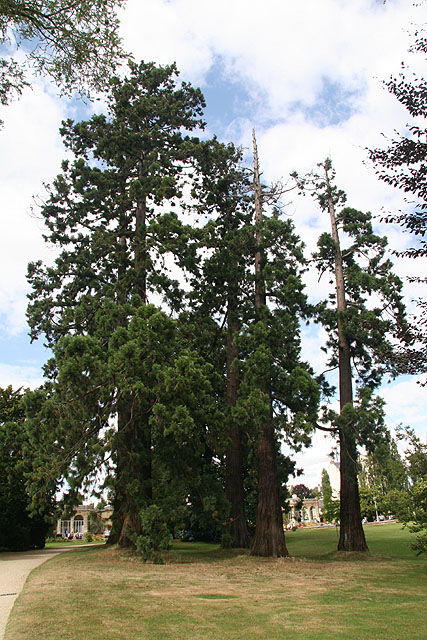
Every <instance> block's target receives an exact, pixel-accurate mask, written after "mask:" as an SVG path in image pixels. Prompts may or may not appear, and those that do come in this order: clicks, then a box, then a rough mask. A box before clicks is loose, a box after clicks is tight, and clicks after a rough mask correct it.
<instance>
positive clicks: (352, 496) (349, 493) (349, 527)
mask: <svg viewBox="0 0 427 640" xmlns="http://www.w3.org/2000/svg"><path fill="white" fill-rule="evenodd" d="M325 179H326V185H327V190H328V192H329V193H331V185H330V181H329V175H328V170H327V167H325ZM328 209H329V216H330V219H331V234H332V239H333V241H334V243H335V283H336V296H337V326H338V372H339V390H340V410H341V411H342V410H343V408H344V407H345V405H346V404H351V405H352V404H353V383H352V372H351V353H350V344H349V341H348V338H347V336H346V334H345V327H344V319H343V314H344V313H345V311H346V308H347V304H346V297H345V283H344V270H343V263H342V254H341V248H340V241H339V235H338V229H337V222H336V216H335V206H334V202H333V199H332V196H331V195H330V196H329V198H328ZM339 443H340V481H341V487H340V537H339V541H338V550H339V551H368V545H367V544H366V539H365V533H364V531H363V526H362V517H361V513H360V498H359V483H358V481H357V446H356V438H355V433H354V431H353V428H352V425H351V424H348V425H345V426H343V427H341V428H340V430H339Z"/></svg>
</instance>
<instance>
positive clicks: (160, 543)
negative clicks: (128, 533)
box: [136, 504, 172, 564]
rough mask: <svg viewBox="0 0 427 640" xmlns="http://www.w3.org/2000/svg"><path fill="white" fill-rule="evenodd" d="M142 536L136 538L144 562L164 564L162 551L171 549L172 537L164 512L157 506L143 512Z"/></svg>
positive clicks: (154, 505)
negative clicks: (150, 561)
mask: <svg viewBox="0 0 427 640" xmlns="http://www.w3.org/2000/svg"><path fill="white" fill-rule="evenodd" d="M141 525H142V535H140V536H137V538H136V550H137V552H138V553H140V554H141V557H142V559H143V560H144V562H147V560H152V561H153V562H154V563H155V564H163V556H162V553H161V552H162V551H165V550H166V549H168V548H169V545H170V543H171V541H172V536H171V535H170V533H169V530H168V527H167V524H166V519H165V516H164V514H163V511H162V510H161V509H160V507H158V506H157V505H156V504H152V505H151V506H149V507H147V508H146V509H142V510H141Z"/></svg>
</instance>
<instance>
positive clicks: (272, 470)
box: [251, 129, 289, 557]
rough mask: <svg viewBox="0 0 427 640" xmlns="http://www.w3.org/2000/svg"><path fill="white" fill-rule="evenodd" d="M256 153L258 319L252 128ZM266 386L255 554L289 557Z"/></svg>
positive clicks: (259, 274)
mask: <svg viewBox="0 0 427 640" xmlns="http://www.w3.org/2000/svg"><path fill="white" fill-rule="evenodd" d="M252 141H253V154H254V192H255V228H256V231H255V233H256V244H257V247H256V252H255V307H256V312H257V316H258V318H261V316H262V311H263V309H265V307H266V302H267V300H266V293H265V286H264V282H263V266H264V259H265V258H264V254H263V249H262V191H261V181H260V176H259V162H258V150H257V145H256V139H255V131H254V130H253V129H252ZM262 386H263V387H264V388H262V389H261V392H262V393H263V394H264V395H265V396H266V397H268V401H269V403H270V419H269V420H268V419H267V420H266V423H265V424H260V425H259V436H258V504H257V514H256V530H255V540H254V543H253V545H252V549H251V554H252V555H254V556H273V557H280V556H288V555H289V554H288V550H287V548H286V543H285V534H284V530H283V517H282V509H281V505H280V495H279V481H278V477H277V460H276V456H277V453H276V438H275V434H274V427H273V423H272V415H271V390H270V373H269V371H267V372H265V377H264V383H263V385H262Z"/></svg>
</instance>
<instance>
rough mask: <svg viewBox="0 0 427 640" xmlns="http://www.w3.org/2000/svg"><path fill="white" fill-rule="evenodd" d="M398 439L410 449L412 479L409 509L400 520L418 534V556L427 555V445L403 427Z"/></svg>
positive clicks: (400, 516)
mask: <svg viewBox="0 0 427 640" xmlns="http://www.w3.org/2000/svg"><path fill="white" fill-rule="evenodd" d="M398 437H399V439H401V440H404V441H405V442H406V444H407V447H408V448H407V449H406V451H405V457H406V462H407V467H408V473H409V476H410V479H411V484H410V487H409V496H408V497H409V499H408V507H407V509H406V510H405V511H403V510H402V511H401V512H400V513H399V518H400V519H401V521H402V522H404V523H406V524H407V525H408V528H409V530H410V531H412V532H413V533H417V534H418V535H417V536H416V539H415V542H414V543H413V544H412V548H413V549H414V550H415V551H417V553H418V554H420V553H427V445H425V444H423V443H422V442H421V440H420V438H418V436H417V435H416V434H415V432H414V430H413V429H410V428H409V427H406V428H403V427H401V428H400V429H399V430H398Z"/></svg>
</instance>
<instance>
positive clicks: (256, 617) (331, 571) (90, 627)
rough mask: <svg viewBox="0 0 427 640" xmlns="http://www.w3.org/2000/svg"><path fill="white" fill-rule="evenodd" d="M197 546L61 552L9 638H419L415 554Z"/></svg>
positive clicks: (25, 596) (40, 577) (33, 583)
mask: <svg viewBox="0 0 427 640" xmlns="http://www.w3.org/2000/svg"><path fill="white" fill-rule="evenodd" d="M303 535H305V536H307V535H311V532H305V533H304V534H303ZM303 542H304V544H306V543H307V539H304V541H303ZM193 548H194V549H195V553H194V554H192V553H191V549H192V547H191V545H188V546H187V547H186V548H185V549H184V550H183V551H182V553H180V551H179V548H178V550H177V551H175V552H173V553H170V554H169V555H168V557H167V559H166V562H167V563H166V564H165V565H150V564H143V563H142V562H141V561H140V560H139V559H138V558H136V557H134V556H132V555H129V554H123V553H121V552H119V551H117V550H115V549H111V548H108V547H102V548H100V547H98V548H89V549H81V550H78V551H77V550H75V551H72V552H70V553H66V554H63V555H61V556H57V557H56V558H54V559H52V560H50V561H48V562H47V563H45V564H44V565H42V566H41V567H39V568H38V569H37V570H35V571H34V572H33V573H32V574H31V576H30V578H29V580H28V582H27V584H26V586H25V589H24V592H23V593H22V595H21V596H20V597H19V598H18V600H17V601H16V603H15V607H14V610H13V614H12V616H11V619H10V621H9V624H8V627H7V632H6V636H5V639H6V640H28V639H29V638H31V639H32V638H33V637H34V636H38V637H41V638H43V639H44V640H54V639H55V640H57V638H58V637H60V638H61V640H71V639H73V640H74V638H76V637H83V638H87V639H88V640H110V638H118V639H126V640H133V639H138V640H141V639H146V638H147V639H150V640H157V639H159V640H160V639H162V640H164V639H169V638H170V639H173V640H184V639H185V640H188V639H196V640H198V639H203V640H211V639H213V638H215V639H217V638H227V639H231V640H242V639H244V640H258V638H268V639H269V640H279V639H280V640H283V639H285V638H288V637H289V638H292V639H293V640H306V639H307V640H308V639H310V640H324V639H329V638H330V639H335V638H336V639H338V638H339V639H340V640H343V639H344V640H352V639H353V638H354V640H356V639H357V640H377V639H378V640H382V639H384V640H385V639H387V640H404V639H406V640H408V639H411V640H420V638H421V637H423V633H424V619H423V609H424V596H425V588H424V585H425V583H424V579H425V562H423V561H422V560H421V561H417V560H414V559H413V558H410V559H393V558H388V559H387V558H381V557H375V556H374V557H371V556H368V557H366V556H364V560H363V561H362V562H361V561H358V560H357V558H356V559H355V558H354V556H353V557H346V556H340V555H339V554H338V555H334V554H331V553H329V554H328V555H327V556H325V555H322V556H320V557H319V558H317V559H316V558H289V559H288V558H286V559H278V560H272V559H263V558H253V557H250V556H248V555H247V554H243V553H232V552H226V551H220V550H214V549H213V548H212V546H210V547H209V546H206V547H205V548H203V545H198V546H195V547H193ZM204 549H205V551H204V553H203V550H204Z"/></svg>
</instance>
